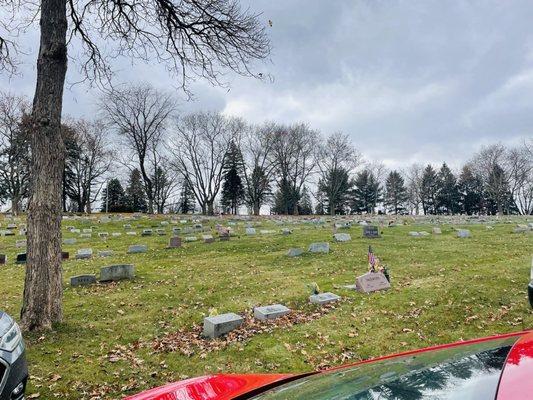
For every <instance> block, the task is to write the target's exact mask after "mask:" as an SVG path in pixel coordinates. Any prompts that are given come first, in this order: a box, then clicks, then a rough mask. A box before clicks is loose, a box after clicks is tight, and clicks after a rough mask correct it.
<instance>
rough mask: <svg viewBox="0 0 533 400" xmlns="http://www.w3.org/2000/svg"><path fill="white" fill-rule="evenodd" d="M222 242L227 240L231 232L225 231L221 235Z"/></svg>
mask: <svg viewBox="0 0 533 400" xmlns="http://www.w3.org/2000/svg"><path fill="white" fill-rule="evenodd" d="M219 238H220V241H221V242H227V241H228V240H229V238H230V234H229V232H223V233H221V234H220V236H219Z"/></svg>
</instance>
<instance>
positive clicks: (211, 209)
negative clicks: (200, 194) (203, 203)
mask: <svg viewBox="0 0 533 400" xmlns="http://www.w3.org/2000/svg"><path fill="white" fill-rule="evenodd" d="M213 203H214V201H213V200H209V201H208V202H207V215H213V214H214V213H215V210H214V207H213Z"/></svg>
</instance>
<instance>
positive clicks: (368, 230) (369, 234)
mask: <svg viewBox="0 0 533 400" xmlns="http://www.w3.org/2000/svg"><path fill="white" fill-rule="evenodd" d="M380 236H381V235H380V233H379V228H378V227H377V226H375V225H363V237H364V238H367V239H374V238H379V237H380Z"/></svg>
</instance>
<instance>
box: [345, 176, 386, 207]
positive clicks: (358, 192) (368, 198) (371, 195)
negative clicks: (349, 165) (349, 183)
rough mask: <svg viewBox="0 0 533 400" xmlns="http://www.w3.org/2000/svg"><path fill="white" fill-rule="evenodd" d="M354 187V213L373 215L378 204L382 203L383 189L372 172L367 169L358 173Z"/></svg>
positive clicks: (351, 205) (352, 197)
mask: <svg viewBox="0 0 533 400" xmlns="http://www.w3.org/2000/svg"><path fill="white" fill-rule="evenodd" d="M354 185H355V188H354V189H353V190H352V192H351V204H350V207H351V209H352V213H353V212H355V213H362V212H367V213H373V212H374V209H375V208H376V204H377V203H378V202H379V201H381V187H380V184H379V182H378V180H377V179H376V177H375V176H374V174H373V173H372V171H370V170H368V169H365V170H363V171H361V172H360V173H358V174H357V176H356V178H355V181H354Z"/></svg>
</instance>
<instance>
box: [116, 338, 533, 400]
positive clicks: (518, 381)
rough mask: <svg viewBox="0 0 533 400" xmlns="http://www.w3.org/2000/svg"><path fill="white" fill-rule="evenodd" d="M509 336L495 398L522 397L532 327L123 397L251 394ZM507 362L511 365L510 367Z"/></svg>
mask: <svg viewBox="0 0 533 400" xmlns="http://www.w3.org/2000/svg"><path fill="white" fill-rule="evenodd" d="M510 337H517V341H516V342H515V344H514V345H513V347H512V349H511V351H510V352H509V356H508V360H507V361H506V364H505V366H504V370H503V372H502V376H501V378H500V384H499V388H498V397H497V398H498V399H503V400H510V399H522V398H525V397H519V396H520V393H530V394H531V393H533V331H525V332H515V333H508V334H503V335H496V336H490V337H485V338H480V339H473V340H467V341H460V342H455V343H450V344H444V345H437V346H431V347H427V348H423V349H417V350H411V351H406V352H402V353H398V354H392V355H388V356H383V357H378V358H373V359H368V360H364V361H359V362H356V363H352V364H348V365H342V366H338V367H333V368H330V369H328V370H326V371H320V372H315V373H307V374H301V375H294V374H272V375H269V374H260V375H253V374H249V375H230V374H219V375H209V376H204V377H199V378H193V379H188V380H185V381H180V382H176V383H172V384H169V385H166V386H162V387H160V388H155V389H151V390H148V391H146V392H143V393H141V394H139V395H134V396H130V397H127V398H126V400H229V399H234V398H236V397H237V396H242V395H245V394H247V393H249V394H251V393H252V392H259V391H262V389H266V388H270V387H271V386H272V384H282V383H285V382H286V381H288V380H295V379H298V378H299V377H304V376H309V375H313V374H321V373H324V372H331V371H336V370H342V369H345V368H351V367H354V366H358V365H362V364H367V363H374V362H377V361H382V360H387V359H391V358H395V357H401V356H408V355H413V354H418V353H425V352H431V351H436V350H441V349H449V348H453V347H457V346H465V345H469V344H476V343H482V342H487V341H493V340H498V339H504V338H510ZM509 365H511V366H510V367H509ZM526 376H527V378H526ZM509 384H510V385H513V386H514V388H507V386H508V385H509ZM276 386H277V385H276ZM524 391H525V392H524ZM513 396H514V397H513Z"/></svg>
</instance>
